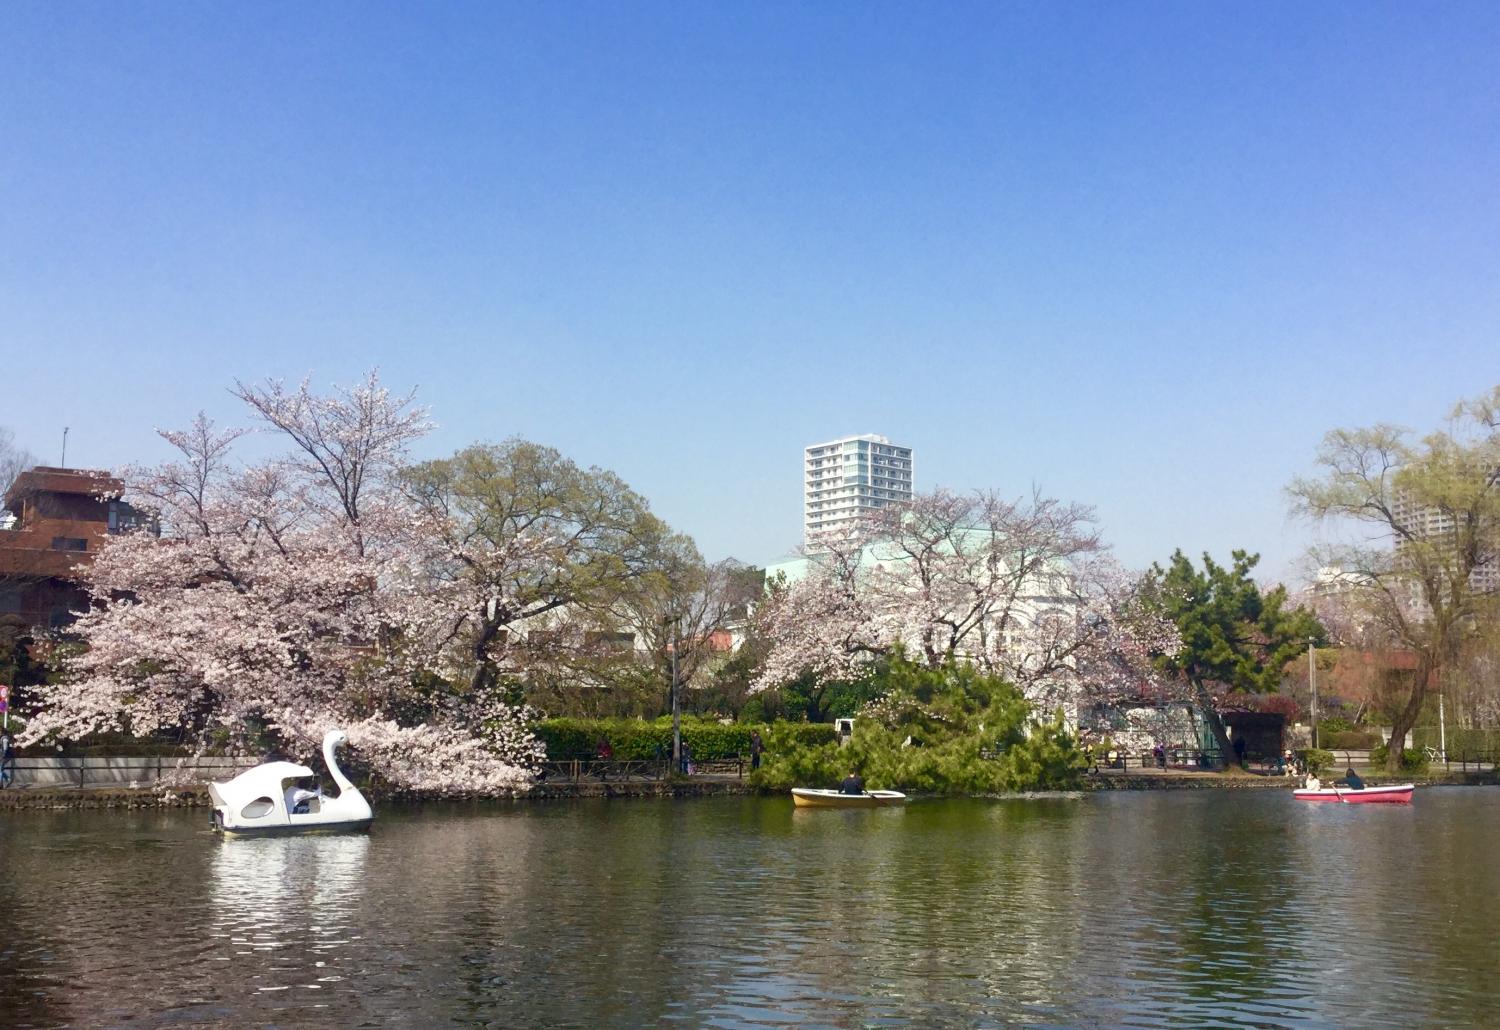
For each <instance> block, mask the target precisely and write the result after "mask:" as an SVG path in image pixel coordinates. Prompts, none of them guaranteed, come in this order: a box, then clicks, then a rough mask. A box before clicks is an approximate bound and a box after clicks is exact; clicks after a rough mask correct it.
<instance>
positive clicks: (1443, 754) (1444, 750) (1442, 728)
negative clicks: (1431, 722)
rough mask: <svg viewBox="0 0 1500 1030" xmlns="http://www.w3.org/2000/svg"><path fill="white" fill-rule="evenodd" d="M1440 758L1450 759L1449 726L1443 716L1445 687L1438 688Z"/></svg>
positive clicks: (1441, 759) (1442, 759) (1443, 759)
mask: <svg viewBox="0 0 1500 1030" xmlns="http://www.w3.org/2000/svg"><path fill="white" fill-rule="evenodd" d="M1438 759H1439V760H1440V761H1443V762H1446V761H1447V760H1448V726H1447V723H1446V722H1445V721H1444V718H1443V689H1442V687H1439V688H1438Z"/></svg>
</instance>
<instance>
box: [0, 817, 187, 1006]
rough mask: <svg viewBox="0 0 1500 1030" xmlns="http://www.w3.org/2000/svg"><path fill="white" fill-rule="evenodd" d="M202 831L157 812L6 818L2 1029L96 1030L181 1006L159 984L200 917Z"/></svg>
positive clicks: (1, 885)
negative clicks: (60, 1029) (75, 1029)
mask: <svg viewBox="0 0 1500 1030" xmlns="http://www.w3.org/2000/svg"><path fill="white" fill-rule="evenodd" d="M196 815H197V813H195V816H196ZM204 825H205V821H204V820H203V819H201V818H196V817H195V818H193V819H192V821H191V823H190V824H189V823H188V822H186V821H185V819H184V817H183V814H182V813H180V812H161V811H140V812H97V811H94V812H59V813H41V812H23V813H14V814H11V815H10V816H8V817H7V819H6V825H5V827H4V830H3V832H0V913H3V916H4V920H3V932H0V1013H4V1015H5V1019H3V1020H0V1023H3V1024H4V1025H7V1026H11V1025H17V1026H22V1025H27V1024H28V1023H32V1024H35V1025H41V1026H51V1025H60V1024H64V1023H73V1024H84V1025H89V1024H99V1023H106V1022H114V1021H117V1020H122V1019H127V1018H129V1017H130V1016H131V1015H133V1014H139V1013H144V1012H159V1011H162V1010H164V1009H167V1008H170V1007H172V1006H174V1005H176V1004H178V1001H179V990H180V987H181V983H180V981H169V980H165V979H163V978H162V977H161V976H160V975H158V974H159V971H160V969H161V968H162V967H163V966H164V965H166V964H168V963H171V962H172V961H173V960H174V958H177V957H180V956H181V955H182V954H183V953H184V952H185V951H186V950H188V942H187V941H186V940H185V936H184V934H185V927H189V928H190V927H191V926H192V925H193V922H194V919H195V917H200V916H201V914H202V904H201V900H202V899H201V884H202V882H203V880H204V864H205V858H206V855H205V852H204V851H203V849H202V847H201V838H202V837H203V836H204V835H205V834H206V833H207V831H206V830H204V829H203V827H204ZM187 932H191V931H190V930H188V931H187Z"/></svg>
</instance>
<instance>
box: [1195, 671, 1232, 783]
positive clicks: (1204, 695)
mask: <svg viewBox="0 0 1500 1030" xmlns="http://www.w3.org/2000/svg"><path fill="white" fill-rule="evenodd" d="M1192 683H1193V698H1194V700H1196V701H1197V702H1198V710H1199V711H1201V712H1202V713H1203V721H1204V722H1206V723H1208V730H1209V732H1210V733H1212V734H1213V735H1214V743H1215V744H1216V745H1217V746H1218V748H1219V761H1220V762H1221V763H1223V764H1222V765H1221V766H1220V768H1221V769H1228V768H1229V756H1230V755H1232V754H1234V749H1233V748H1231V747H1230V746H1229V731H1228V730H1226V729H1225V728H1224V720H1223V719H1221V718H1219V710H1218V709H1217V708H1215V707H1214V699H1213V695H1212V694H1210V693H1209V690H1208V687H1207V686H1206V685H1205V684H1204V683H1203V682H1202V681H1201V680H1193V681H1192Z"/></svg>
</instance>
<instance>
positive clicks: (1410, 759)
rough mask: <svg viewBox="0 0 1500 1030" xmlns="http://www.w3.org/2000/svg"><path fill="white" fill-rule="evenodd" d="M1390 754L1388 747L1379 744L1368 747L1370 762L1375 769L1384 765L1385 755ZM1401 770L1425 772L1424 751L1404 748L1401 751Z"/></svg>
mask: <svg viewBox="0 0 1500 1030" xmlns="http://www.w3.org/2000/svg"><path fill="white" fill-rule="evenodd" d="M1389 754H1390V748H1388V747H1387V746H1386V745H1384V744H1381V745H1380V746H1379V747H1376V748H1371V749H1370V764H1371V765H1373V766H1375V767H1376V768H1377V769H1378V768H1380V767H1382V766H1384V765H1385V760H1386V756H1387V755H1389ZM1401 771H1402V772H1408V773H1425V772H1426V771H1427V755H1426V753H1425V752H1422V751H1418V750H1416V749H1415V748H1406V749H1405V750H1404V751H1402V752H1401Z"/></svg>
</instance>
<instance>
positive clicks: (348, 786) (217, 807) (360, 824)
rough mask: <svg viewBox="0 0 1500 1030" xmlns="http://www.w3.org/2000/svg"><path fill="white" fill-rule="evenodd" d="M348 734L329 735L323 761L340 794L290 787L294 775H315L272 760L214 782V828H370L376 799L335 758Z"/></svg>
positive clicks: (248, 833) (260, 832) (245, 831)
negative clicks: (367, 795) (370, 799)
mask: <svg viewBox="0 0 1500 1030" xmlns="http://www.w3.org/2000/svg"><path fill="white" fill-rule="evenodd" d="M348 739H349V738H348V737H347V736H346V735H345V733H344V731H343V730H329V731H328V732H327V733H326V734H324V736H323V761H324V762H326V763H327V765H328V772H329V775H331V776H332V777H333V782H335V783H337V784H338V787H339V793H338V794H337V795H336V796H334V797H326V796H324V794H323V793H322V791H308V790H302V789H300V788H299V787H297V786H296V785H295V783H294V784H293V785H292V786H287V781H289V780H290V781H296V780H300V779H303V778H305V777H309V776H312V775H313V771H312V770H311V769H309V768H308V767H307V766H305V765H298V764H297V763H295V762H266V763H265V764H263V765H257V766H256V767H255V768H254V769H247V770H245V771H244V772H242V773H240V774H239V775H238V776H236V777H235V778H234V779H232V780H230V781H229V782H228V783H210V784H209V785H208V793H209V794H210V796H212V798H213V802H214V828H215V829H218V830H222V831H223V832H224V833H226V834H235V835H239V836H245V837H264V836H270V835H273V834H287V833H338V832H342V831H345V830H366V829H369V827H370V823H371V822H372V821H373V820H374V818H375V815H374V813H373V812H371V811H370V803H369V802H368V801H366V800H365V796H364V795H363V794H361V793H360V792H359V788H357V787H355V786H354V784H353V783H351V782H349V778H348V777H347V776H345V775H344V773H343V771H342V770H341V769H339V766H338V762H337V761H336V760H335V759H334V748H336V747H337V746H338V745H340V744H342V743H344V742H345V741H346V740H348Z"/></svg>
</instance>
